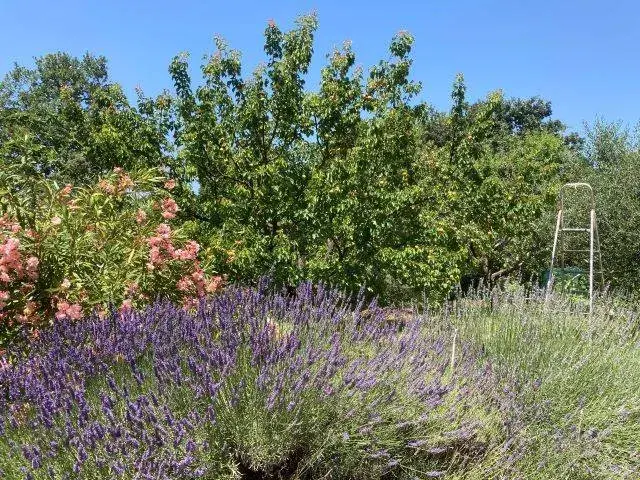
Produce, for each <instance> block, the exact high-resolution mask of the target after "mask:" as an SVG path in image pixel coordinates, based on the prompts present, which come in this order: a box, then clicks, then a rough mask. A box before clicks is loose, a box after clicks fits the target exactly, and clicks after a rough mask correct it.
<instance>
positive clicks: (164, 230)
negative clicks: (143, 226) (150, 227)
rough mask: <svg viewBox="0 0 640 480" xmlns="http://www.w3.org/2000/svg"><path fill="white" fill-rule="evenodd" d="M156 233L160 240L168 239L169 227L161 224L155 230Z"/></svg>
mask: <svg viewBox="0 0 640 480" xmlns="http://www.w3.org/2000/svg"><path fill="white" fill-rule="evenodd" d="M156 233H157V234H158V235H160V236H161V237H162V238H169V236H170V235H171V227H170V226H169V225H167V224H166V223H161V224H160V225H158V227H157V228H156Z"/></svg>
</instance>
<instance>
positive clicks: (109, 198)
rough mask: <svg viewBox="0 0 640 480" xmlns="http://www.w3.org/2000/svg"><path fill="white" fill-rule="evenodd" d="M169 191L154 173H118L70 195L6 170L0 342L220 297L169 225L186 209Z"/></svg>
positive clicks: (193, 249)
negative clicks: (23, 331) (167, 302)
mask: <svg viewBox="0 0 640 480" xmlns="http://www.w3.org/2000/svg"><path fill="white" fill-rule="evenodd" d="M167 187H172V182H168V183H166V182H165V179H164V178H163V177H162V176H160V175H159V174H158V172H157V171H154V170H143V171H138V172H132V173H131V174H127V173H125V172H124V171H123V170H122V169H119V168H117V169H116V170H115V171H114V172H112V173H111V174H110V175H107V176H106V177H104V178H102V179H101V180H100V181H99V182H98V183H96V184H95V185H90V186H86V187H74V186H72V185H71V184H67V185H65V186H64V187H62V188H60V187H59V186H58V185H57V184H56V183H55V182H52V181H50V180H47V179H41V180H40V181H37V182H35V181H34V180H33V178H32V177H26V178H25V177H24V176H21V175H20V172H19V171H18V173H13V172H12V171H11V170H10V169H5V170H3V171H2V172H1V174H0V188H1V189H2V193H3V195H2V202H1V203H0V211H1V213H2V214H3V216H2V222H1V224H0V227H1V230H0V241H1V242H2V243H1V251H0V253H1V258H0V272H1V273H0V275H1V278H0V282H1V284H2V287H1V288H0V295H2V298H3V300H2V308H1V309H0V314H1V315H2V317H1V321H2V326H1V330H2V333H1V334H0V339H2V340H6V338H5V337H6V336H11V335H12V334H15V333H17V331H19V330H20V327H21V326H27V327H39V326H42V325H43V324H46V323H48V322H49V321H50V320H52V319H53V318H54V317H55V318H56V319H57V320H60V319H63V318H67V317H70V318H72V319H79V318H81V317H82V316H83V312H85V313H88V312H90V311H91V310H92V309H94V308H95V309H97V310H100V311H102V312H105V309H106V308H108V306H109V305H112V306H114V307H117V308H125V309H126V308H130V307H131V306H132V304H140V303H141V302H148V301H150V300H153V299H154V298H156V297H158V296H162V297H168V298H172V299H174V300H177V301H178V300H181V301H184V302H187V303H186V304H188V303H193V301H194V299H195V298H197V297H198V296H203V295H204V294H205V293H206V292H207V291H214V290H216V289H217V287H218V285H219V283H220V279H219V277H216V278H208V277H207V276H205V273H204V271H203V268H202V265H201V264H200V262H199V260H198V258H197V255H198V250H199V246H198V244H197V243H196V242H194V241H188V240H187V239H186V238H185V237H184V235H183V234H182V232H181V230H180V229H179V228H177V229H176V228H172V227H171V226H170V225H169V223H167V222H170V221H171V220H172V219H173V218H174V217H175V216H176V213H177V211H178V206H177V204H176V203H175V201H174V200H173V199H172V198H171V196H170V192H169V191H168V189H167Z"/></svg>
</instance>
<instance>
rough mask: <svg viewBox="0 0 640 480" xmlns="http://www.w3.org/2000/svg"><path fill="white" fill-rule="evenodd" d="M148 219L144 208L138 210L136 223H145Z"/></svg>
mask: <svg viewBox="0 0 640 480" xmlns="http://www.w3.org/2000/svg"><path fill="white" fill-rule="evenodd" d="M146 220H147V214H146V213H145V212H144V210H138V211H137V212H136V223H137V224H138V225H141V224H143V223H144V222H145V221H146Z"/></svg>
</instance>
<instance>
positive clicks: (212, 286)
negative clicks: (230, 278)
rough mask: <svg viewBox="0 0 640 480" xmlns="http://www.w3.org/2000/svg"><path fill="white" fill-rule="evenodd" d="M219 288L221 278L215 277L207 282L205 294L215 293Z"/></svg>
mask: <svg viewBox="0 0 640 480" xmlns="http://www.w3.org/2000/svg"><path fill="white" fill-rule="evenodd" d="M221 286H222V277H220V276H215V277H213V278H212V279H211V280H209V281H208V282H207V287H206V290H207V293H215V292H217V291H218V290H220V287H221Z"/></svg>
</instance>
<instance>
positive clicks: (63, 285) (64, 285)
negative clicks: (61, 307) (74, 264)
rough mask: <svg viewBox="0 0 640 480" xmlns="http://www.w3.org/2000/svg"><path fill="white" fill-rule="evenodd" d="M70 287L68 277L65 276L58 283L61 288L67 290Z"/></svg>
mask: <svg viewBox="0 0 640 480" xmlns="http://www.w3.org/2000/svg"><path fill="white" fill-rule="evenodd" d="M70 287H71V282H70V281H69V279H68V278H65V279H64V280H63V281H62V283H61V284H60V288H61V289H62V290H68V289H69V288H70Z"/></svg>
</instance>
